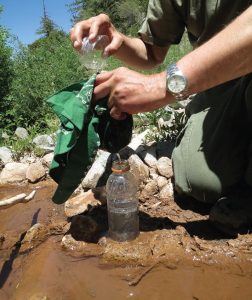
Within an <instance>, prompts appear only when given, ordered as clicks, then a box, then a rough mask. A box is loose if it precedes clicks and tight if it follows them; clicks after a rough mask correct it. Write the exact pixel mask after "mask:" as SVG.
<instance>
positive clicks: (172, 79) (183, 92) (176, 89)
mask: <svg viewBox="0 0 252 300" xmlns="http://www.w3.org/2000/svg"><path fill="white" fill-rule="evenodd" d="M166 89H167V91H169V92H170V93H171V94H172V95H173V96H174V97H175V99H176V100H183V99H185V98H187V97H188V96H189V95H188V81H187V79H186V77H185V75H184V74H183V73H182V71H181V70H180V69H179V68H178V67H177V65H176V64H171V65H169V66H168V68H167V73H166Z"/></svg>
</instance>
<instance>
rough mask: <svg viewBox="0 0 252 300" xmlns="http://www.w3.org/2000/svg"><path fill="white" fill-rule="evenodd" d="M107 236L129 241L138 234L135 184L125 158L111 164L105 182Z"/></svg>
mask: <svg viewBox="0 0 252 300" xmlns="http://www.w3.org/2000/svg"><path fill="white" fill-rule="evenodd" d="M106 191H107V207H108V224H109V236H110V238H111V239H113V240H116V241H120V242H122V241H129V240H133V239H135V238H136V237H137V236H138V235H139V214H138V199H137V185H136V180H135V177H134V175H133V174H132V173H131V172H130V165H129V163H128V161H126V160H121V161H120V160H116V161H114V162H113V164H112V174H111V175H110V176H109V178H108V180H107V184H106Z"/></svg>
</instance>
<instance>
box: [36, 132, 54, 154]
mask: <svg viewBox="0 0 252 300" xmlns="http://www.w3.org/2000/svg"><path fill="white" fill-rule="evenodd" d="M32 142H33V143H34V144H35V145H36V146H37V147H38V148H41V149H44V150H48V151H53V150H54V146H55V143H54V140H53V139H52V137H51V136H50V135H47V134H43V135H38V136H36V137H35V138H34V139H33V141H32Z"/></svg>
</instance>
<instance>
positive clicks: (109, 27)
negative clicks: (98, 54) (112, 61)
mask: <svg viewBox="0 0 252 300" xmlns="http://www.w3.org/2000/svg"><path fill="white" fill-rule="evenodd" d="M100 34H104V35H107V36H108V37H109V40H110V43H109V44H108V46H107V47H106V48H105V49H104V55H106V56H110V55H112V54H114V53H115V52H116V51H117V50H118V49H119V48H120V46H121V45H122V42H123V37H122V34H121V33H120V32H119V31H117V30H116V29H115V27H114V26H113V24H112V23H111V20H110V18H109V17H108V16H107V15H105V14H100V15H98V16H95V17H92V18H90V19H87V20H84V21H81V22H78V23H76V24H75V25H74V27H73V28H72V29H71V31H70V39H71V41H72V44H73V47H74V48H75V49H76V50H80V49H81V43H82V40H83V38H84V37H88V38H89V40H90V42H95V40H96V37H97V35H100Z"/></svg>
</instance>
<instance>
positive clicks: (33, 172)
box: [26, 162, 46, 182]
mask: <svg viewBox="0 0 252 300" xmlns="http://www.w3.org/2000/svg"><path fill="white" fill-rule="evenodd" d="M45 175H46V171H45V168H44V167H43V165H42V163H41V162H36V163H33V164H31V165H30V166H29V167H28V169H27V171H26V179H28V181H30V182H37V181H38V180H39V179H41V178H43V177H44V176H45Z"/></svg>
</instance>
